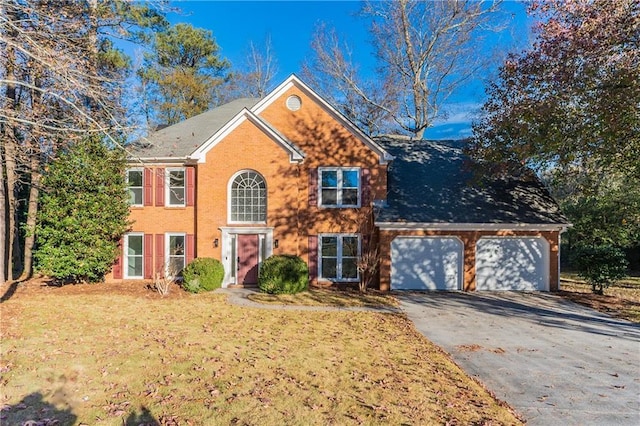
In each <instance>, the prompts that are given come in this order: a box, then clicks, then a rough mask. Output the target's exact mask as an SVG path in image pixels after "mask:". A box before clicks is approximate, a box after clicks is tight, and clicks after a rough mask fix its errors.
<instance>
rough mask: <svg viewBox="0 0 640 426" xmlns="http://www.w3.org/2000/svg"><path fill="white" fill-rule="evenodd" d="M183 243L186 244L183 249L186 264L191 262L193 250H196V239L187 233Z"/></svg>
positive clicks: (193, 255) (193, 254)
mask: <svg viewBox="0 0 640 426" xmlns="http://www.w3.org/2000/svg"><path fill="white" fill-rule="evenodd" d="M185 245H186V246H187V247H186V250H185V253H186V255H187V258H186V265H188V264H189V263H191V261H192V260H193V258H194V257H195V251H196V239H195V236H194V235H193V234H187V240H186V241H185Z"/></svg>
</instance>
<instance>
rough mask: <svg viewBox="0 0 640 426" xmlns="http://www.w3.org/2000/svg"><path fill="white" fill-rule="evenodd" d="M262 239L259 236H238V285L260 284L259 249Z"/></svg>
mask: <svg viewBox="0 0 640 426" xmlns="http://www.w3.org/2000/svg"><path fill="white" fill-rule="evenodd" d="M259 246H260V238H259V236H258V235H257V234H252V235H243V234H239V235H238V281H237V284H243V285H252V284H253V285H255V284H258V261H259V258H258V249H259Z"/></svg>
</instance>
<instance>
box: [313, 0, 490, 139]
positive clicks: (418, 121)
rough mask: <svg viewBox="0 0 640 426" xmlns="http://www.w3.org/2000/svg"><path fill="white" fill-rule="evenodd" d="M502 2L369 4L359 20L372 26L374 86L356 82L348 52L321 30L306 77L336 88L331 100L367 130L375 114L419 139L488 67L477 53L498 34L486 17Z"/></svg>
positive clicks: (455, 0)
mask: <svg viewBox="0 0 640 426" xmlns="http://www.w3.org/2000/svg"><path fill="white" fill-rule="evenodd" d="M501 3H502V0H492V1H476V0H442V1H411V0H398V1H393V2H368V3H366V5H365V7H364V8H363V10H362V15H363V17H365V18H366V19H369V20H370V32H371V36H372V44H373V48H374V52H375V56H376V60H377V67H376V69H375V72H374V74H375V76H374V79H375V81H377V83H372V81H367V80H363V79H362V78H361V77H359V70H358V68H357V67H356V66H355V65H354V63H353V61H352V60H351V57H350V52H349V50H348V47H347V46H346V45H345V44H341V43H340V42H339V41H338V38H337V37H336V36H335V34H333V33H332V32H329V33H328V34H327V33H326V29H325V28H324V27H320V28H319V29H318V31H317V32H316V34H315V38H314V40H313V42H312V47H313V49H314V52H315V56H316V58H315V61H313V62H312V63H311V64H310V65H309V66H308V69H309V70H312V73H311V74H310V75H311V76H312V77H313V76H317V77H316V79H317V80H320V81H322V80H324V81H325V84H324V85H321V87H323V86H324V87H326V88H328V89H331V88H332V87H335V89H336V90H334V95H333V98H334V99H336V100H337V101H338V103H339V104H340V105H342V106H343V107H344V108H345V109H346V110H348V111H350V113H348V114H347V115H348V116H350V117H352V119H353V120H354V121H356V122H358V124H362V123H364V124H365V127H367V126H366V123H367V122H370V121H372V120H371V119H370V118H368V117H367V114H372V112H373V111H376V112H375V114H379V115H380V116H382V117H387V118H389V119H391V120H393V122H394V124H395V125H396V126H398V127H400V128H401V129H403V130H405V131H407V132H409V133H412V134H414V135H415V136H416V137H417V138H422V135H423V133H424V131H425V129H427V128H428V127H429V126H430V125H431V124H432V122H433V120H434V118H436V117H438V116H439V115H441V114H442V111H441V106H442V104H443V103H444V102H445V101H446V100H447V99H448V98H449V97H450V96H451V95H452V94H453V93H454V92H455V90H456V89H457V88H459V87H460V85H461V84H462V83H464V82H465V81H467V80H469V79H470V78H471V77H472V76H474V75H476V74H477V72H478V71H479V70H480V69H482V68H483V66H484V65H485V64H486V55H482V54H479V52H481V51H482V48H483V46H482V43H483V35H485V34H486V33H487V31H490V30H493V29H498V28H499V26H498V25H497V24H496V23H495V21H492V19H493V18H494V15H495V13H496V12H497V11H498V10H499V6H500V4H501ZM327 83H329V84H327ZM335 92H337V95H336V94H335ZM324 94H325V95H326V94H327V93H324ZM330 96H331V95H330Z"/></svg>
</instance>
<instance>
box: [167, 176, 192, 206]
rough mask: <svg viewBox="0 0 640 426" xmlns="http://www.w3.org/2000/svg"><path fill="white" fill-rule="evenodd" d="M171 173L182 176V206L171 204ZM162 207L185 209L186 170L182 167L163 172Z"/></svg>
mask: <svg viewBox="0 0 640 426" xmlns="http://www.w3.org/2000/svg"><path fill="white" fill-rule="evenodd" d="M171 172H182V173H183V176H184V182H183V185H184V186H183V187H182V188H183V190H184V192H183V196H182V204H171V185H170V184H171ZM164 205H165V206H166V207H185V206H186V205H187V170H186V168H184V167H168V168H166V169H165V171H164Z"/></svg>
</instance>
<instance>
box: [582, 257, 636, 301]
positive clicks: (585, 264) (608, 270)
mask: <svg viewBox="0 0 640 426" xmlns="http://www.w3.org/2000/svg"><path fill="white" fill-rule="evenodd" d="M574 264H575V265H576V266H577V267H578V271H579V272H578V273H579V275H580V276H581V277H582V278H584V279H585V280H586V281H587V282H588V283H589V284H591V287H592V290H593V292H594V293H597V294H602V293H603V291H604V288H606V287H609V285H610V284H612V283H614V282H615V281H617V280H620V279H622V278H624V277H625V275H626V272H627V259H626V258H625V254H624V252H623V251H622V250H620V249H619V248H618V247H614V246H611V245H594V246H586V245H585V246H580V247H578V249H577V250H576V251H575V252H574Z"/></svg>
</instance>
